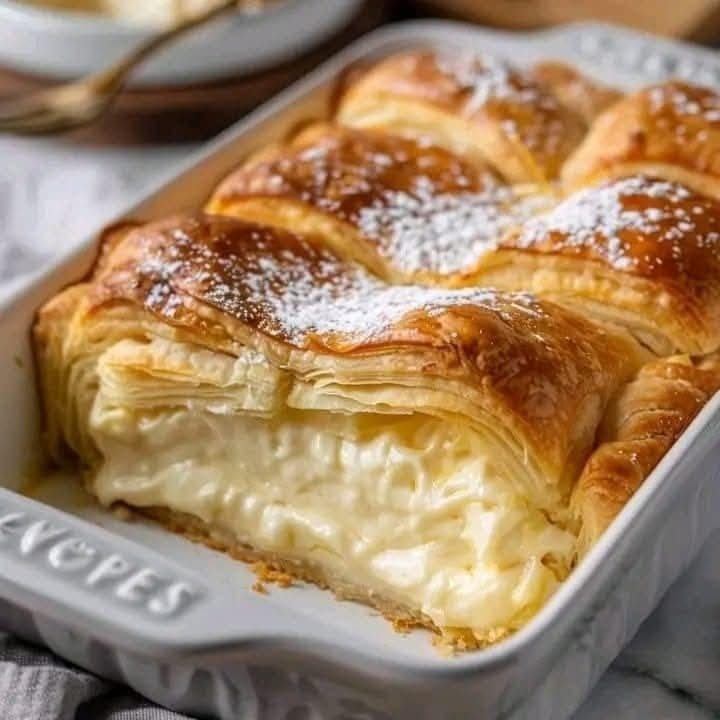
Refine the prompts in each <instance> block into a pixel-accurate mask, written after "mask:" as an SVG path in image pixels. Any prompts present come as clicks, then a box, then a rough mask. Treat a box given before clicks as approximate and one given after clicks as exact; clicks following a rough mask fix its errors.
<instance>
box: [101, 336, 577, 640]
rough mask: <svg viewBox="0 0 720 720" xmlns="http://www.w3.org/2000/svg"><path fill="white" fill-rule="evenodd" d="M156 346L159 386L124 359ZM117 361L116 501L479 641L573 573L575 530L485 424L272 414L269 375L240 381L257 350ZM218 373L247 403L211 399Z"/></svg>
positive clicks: (111, 475) (123, 349)
mask: <svg viewBox="0 0 720 720" xmlns="http://www.w3.org/2000/svg"><path fill="white" fill-rule="evenodd" d="M136 346H137V347H136ZM161 351H162V352H161ZM148 352H151V354H153V353H154V356H155V357H156V359H157V360H158V361H159V360H160V358H162V359H163V362H164V365H165V367H164V369H163V370H162V371H160V370H159V369H157V368H156V369H155V370H154V372H155V373H156V378H155V380H156V382H155V383H154V382H152V381H150V379H149V378H148V376H147V374H145V373H143V372H139V371H138V370H137V368H133V369H131V370H130V369H128V368H129V366H126V367H123V362H127V363H130V361H131V359H132V358H133V357H135V358H136V359H137V354H138V353H141V354H143V356H144V357H147V354H148ZM105 356H106V357H105V358H101V360H100V363H99V391H98V394H97V396H96V398H95V402H94V406H93V410H92V413H91V418H90V434H91V436H92V439H93V441H94V443H95V445H96V446H97V448H98V449H99V450H100V453H101V455H102V457H103V461H102V463H101V465H100V467H99V470H98V472H97V474H96V475H95V477H94V480H93V490H94V492H95V493H96V494H97V496H98V498H99V499H100V501H101V502H103V503H105V504H111V503H113V502H117V501H124V502H126V503H128V504H130V505H134V506H139V507H149V506H160V507H165V508H169V509H171V510H174V511H180V512H184V513H189V514H191V515H194V516H196V517H198V518H200V519H201V520H203V521H205V522H206V523H208V524H209V525H211V526H214V527H220V528H223V529H225V530H227V531H230V532H231V533H232V534H234V535H235V537H237V538H238V540H240V541H242V542H247V543H249V544H251V545H252V546H253V547H254V548H256V549H258V550H260V551H267V552H273V553H279V554H281V555H285V556H287V557H288V558H292V559H296V560H301V561H306V562H308V563H311V564H314V565H320V566H321V567H323V568H324V569H325V570H326V572H327V573H328V574H329V575H330V576H331V577H336V578H340V579H344V580H345V581H346V582H348V583H351V584H352V585H355V586H361V587H364V588H367V589H368V590H372V591H374V592H377V593H380V594H381V595H382V596H383V597H385V598H387V599H388V600H390V601H392V602H395V603H399V604H403V605H405V606H407V607H409V608H412V609H415V610H421V611H423V612H424V613H425V614H426V615H428V616H429V617H430V618H431V619H432V620H433V621H434V622H435V624H436V625H438V626H439V627H443V628H452V627H462V628H471V629H473V630H474V631H475V632H476V633H477V634H478V636H482V635H484V634H486V633H487V631H489V630H492V629H496V628H498V627H502V628H513V627H515V626H517V625H520V624H521V623H522V622H523V621H525V620H526V619H527V618H528V617H529V616H530V615H531V614H532V613H533V612H535V611H536V610H537V609H538V608H539V607H540V606H541V605H542V604H543V603H544V602H545V600H546V599H547V598H548V596H549V595H550V594H551V593H552V592H553V591H554V589H555V588H556V587H557V584H558V582H559V581H560V580H562V579H563V577H564V576H565V574H566V573H567V568H568V567H569V564H570V561H571V557H572V552H573V548H574V543H575V538H574V536H573V535H572V534H570V533H569V532H567V531H565V530H563V529H561V528H560V527H559V526H557V525H555V524H553V523H551V522H550V521H549V520H548V518H547V516H546V514H545V513H544V512H542V511H540V510H538V509H536V508H534V507H532V506H531V504H530V503H528V502H527V501H526V500H525V499H524V498H523V497H521V496H520V495H519V494H518V493H517V491H516V490H514V489H512V488H513V487H514V486H513V485H512V484H511V483H509V482H507V481H506V480H504V479H503V475H502V468H501V467H496V465H495V463H494V462H493V458H491V457H488V454H487V452H486V451H484V448H483V442H482V438H480V436H479V435H478V433H477V432H476V431H474V430H472V429H469V428H466V427H464V426H462V425H460V424H458V423H453V422H446V421H441V420H438V419H436V418H432V417H430V416H427V415H423V414H377V413H372V412H365V413H352V414H350V413H342V412H328V411H325V410H298V409H293V408H289V407H287V406H284V405H283V406H281V407H280V409H276V410H275V411H273V412H270V410H269V408H270V407H271V406H272V404H273V403H272V402H270V400H269V398H270V397H274V396H273V395H272V392H269V391H268V388H270V387H273V385H272V383H270V384H268V382H269V380H268V377H265V385H264V392H261V393H259V394H258V393H257V392H256V393H255V394H252V393H251V400H252V402H248V394H247V387H246V386H244V385H243V384H242V380H243V379H245V380H247V378H248V377H250V376H255V379H256V380H257V379H258V377H257V376H258V375H262V373H259V372H258V370H257V366H255V365H254V364H253V358H252V356H248V357H247V358H244V359H243V358H241V359H240V360H235V359H230V358H228V357H226V356H221V355H218V354H214V353H209V352H207V351H198V352H190V353H189V354H188V351H187V349H182V350H180V349H179V348H178V346H175V347H173V344H172V343H165V344H164V345H163V346H161V347H156V348H155V350H154V351H149V350H148V348H147V346H144V347H142V348H141V347H140V346H139V344H136V343H130V342H128V341H124V342H123V343H122V344H121V346H116V347H114V348H110V349H109V350H107V351H106V352H105ZM104 360H105V362H104ZM110 360H112V362H110ZM181 363H182V364H185V365H189V366H191V367H192V368H193V374H194V377H195V378H196V383H195V386H194V387H193V386H192V385H189V384H188V383H187V382H186V378H182V377H181V376H180V374H179V372H178V368H179V367H180V365H181ZM173 378H175V380H176V381H177V382H176V383H173V382H172V380H173ZM210 378H213V379H214V382H215V383H217V384H218V387H219V388H221V389H222V392H224V393H225V394H226V395H228V394H232V395H233V396H234V397H235V402H228V401H220V399H219V397H212V398H211V400H209V399H208V397H209V396H213V393H212V392H208V389H207V386H208V383H209V379H210ZM133 379H135V386H133ZM200 379H202V382H200ZM270 379H272V378H270ZM181 380H182V381H181ZM120 381H122V382H120ZM275 381H276V382H275V387H276V386H277V385H278V383H279V380H278V379H277V378H275ZM173 385H175V386H176V392H174V393H173V392H169V391H168V388H169V387H171V386H173ZM201 385H202V387H201ZM153 387H155V392H154V393H153V392H152V391H151V388H153ZM183 388H184V389H183ZM231 390H232V393H230V391H231ZM239 390H242V392H239ZM215 394H216V395H219V394H222V393H221V392H219V391H217V392H216V393H215ZM194 396H195V397H197V398H198V399H197V400H196V401H195V400H193V397H194ZM238 397H240V398H241V401H240V402H238V401H237V398H238ZM253 403H254V404H255V406H254V409H251V406H252V405H253Z"/></svg>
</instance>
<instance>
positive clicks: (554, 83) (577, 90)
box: [529, 60, 623, 125]
mask: <svg viewBox="0 0 720 720" xmlns="http://www.w3.org/2000/svg"><path fill="white" fill-rule="evenodd" d="M529 73H530V76H531V77H532V78H533V79H534V80H535V81H536V82H537V83H538V84H540V85H542V86H543V87H545V88H548V89H549V90H550V92H552V93H553V95H555V97H556V98H557V99H558V100H559V101H560V102H561V104H563V105H564V106H565V107H567V108H568V109H569V110H571V111H572V112H574V113H575V114H576V115H578V116H580V117H581V118H582V119H583V120H584V121H585V124H586V125H590V124H591V123H592V122H593V120H595V118H596V117H597V116H598V115H599V114H600V113H601V112H602V111H603V110H605V109H607V108H608V107H610V106H611V105H613V104H614V103H616V102H617V101H618V100H620V98H621V97H622V96H623V95H622V93H621V92H620V91H619V90H616V89H615V88H611V87H607V86H606V85H602V84H600V83H597V82H595V81H593V80H591V79H590V78H589V77H587V76H586V75H583V74H582V73H581V72H580V71H579V70H578V69H577V68H575V67H573V66H572V65H567V64H566V63H563V62H557V61H552V60H550V61H547V62H541V63H537V65H534V66H533V67H531V68H530V70H529Z"/></svg>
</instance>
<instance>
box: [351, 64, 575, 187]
mask: <svg viewBox="0 0 720 720" xmlns="http://www.w3.org/2000/svg"><path fill="white" fill-rule="evenodd" d="M337 120H338V122H339V123H342V124H345V125H352V126H354V127H375V128H384V129H386V130H388V131H392V132H397V133H401V134H407V135H411V136H413V137H418V136H420V137H426V138H430V139H431V140H432V141H433V142H434V143H435V144H437V145H441V146H443V147H446V148H447V149H449V150H451V151H453V152H456V153H458V154H460V155H466V156H467V157H471V158H476V159H479V160H480V161H482V162H487V163H489V164H490V165H491V166H492V167H493V169H495V170H496V171H497V172H498V173H499V174H500V175H502V176H503V177H504V178H505V179H506V180H508V181H509V182H513V183H525V182H530V183H545V182H547V181H549V180H552V179H554V178H556V177H557V175H558V173H559V171H560V167H561V165H562V163H563V162H564V161H565V159H566V158H567V157H568V155H569V154H570V152H571V151H572V150H573V149H574V148H575V147H576V146H577V145H578V143H579V142H580V140H581V139H582V135H583V132H584V122H583V120H582V118H580V117H579V116H578V115H577V114H575V113H574V112H572V111H571V110H569V109H568V108H567V107H566V106H564V105H563V104H561V103H560V102H559V101H558V99H557V98H556V97H555V95H554V94H553V93H552V92H550V91H549V90H547V89H545V88H544V87H543V86H542V85H539V84H538V83H536V82H535V81H534V80H533V79H532V78H531V77H530V76H529V75H528V74H527V73H522V72H520V71H518V70H515V69H513V68H510V67H509V66H507V65H506V64H504V63H503V62H502V61H500V60H498V59H496V58H493V57H489V56H485V55H475V54H472V53H467V52H464V53H463V52H461V53H457V54H451V53H440V52H433V51H430V50H425V51H413V52H406V53H402V54H399V55H393V56H391V57H389V58H387V59H385V60H383V61H381V62H379V63H378V64H377V65H375V66H374V67H372V68H371V69H369V70H368V71H367V72H366V73H365V74H364V75H362V76H361V77H360V78H358V79H357V80H355V81H354V82H353V83H351V84H350V86H349V88H348V89H347V90H346V91H345V94H344V96H343V97H342V99H341V101H340V105H339V108H338V112H337Z"/></svg>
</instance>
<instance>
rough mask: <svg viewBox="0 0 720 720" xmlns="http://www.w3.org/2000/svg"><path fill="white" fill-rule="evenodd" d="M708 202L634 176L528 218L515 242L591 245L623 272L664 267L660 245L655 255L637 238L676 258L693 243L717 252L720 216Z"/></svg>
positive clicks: (573, 246) (574, 247) (570, 246)
mask: <svg viewBox="0 0 720 720" xmlns="http://www.w3.org/2000/svg"><path fill="white" fill-rule="evenodd" d="M708 202H709V201H707V200H705V199H701V198H695V197H694V196H693V195H692V193H691V192H690V191H689V190H687V189H686V188H684V187H683V186H681V185H678V184H676V183H671V182H665V181H660V180H652V179H648V178H646V177H643V176H634V177H629V178H625V179H622V180H616V181H612V182H609V183H606V184H604V185H601V186H600V187H596V188H588V189H586V190H583V191H581V192H578V193H576V194H575V195H573V196H572V197H570V198H569V199H568V200H566V201H565V202H563V203H561V204H560V205H558V206H557V207H556V208H555V209H554V210H552V211H551V212H549V213H547V214H545V215H542V216H538V217H536V218H533V219H531V220H529V221H528V222H527V223H526V224H525V226H524V228H523V230H522V231H521V232H520V234H519V235H518V237H516V238H514V239H513V241H512V244H513V246H517V247H524V248H531V247H533V246H540V245H548V244H549V245H550V246H551V249H554V250H570V251H572V250H576V251H581V250H583V249H589V250H591V251H593V252H595V253H597V254H599V255H601V256H602V257H603V258H604V259H605V260H606V261H607V262H608V263H609V264H610V265H611V266H612V267H614V268H616V269H618V270H633V269H637V268H638V267H640V266H642V267H643V268H644V269H657V267H659V266H661V265H662V263H663V259H662V257H661V256H660V255H661V253H660V252H658V251H657V250H658V249H657V247H656V252H654V253H649V252H647V253H646V252H644V251H643V252H640V251H639V249H640V244H639V243H638V236H646V237H648V238H651V239H652V241H653V242H659V243H661V244H662V245H661V246H660V250H663V249H667V250H669V253H670V257H671V258H673V259H674V260H676V261H680V260H681V259H682V257H683V254H684V253H685V251H686V250H687V249H688V248H689V247H690V246H693V247H695V248H704V249H705V250H709V251H710V252H711V253H712V254H713V255H715V256H718V254H719V253H720V232H718V231H720V217H719V216H718V214H717V213H712V212H708ZM701 217H702V218H703V224H702V227H700V226H699V223H700V218H701ZM663 245H665V246H666V247H665V248H663ZM680 269H682V267H681V268H680Z"/></svg>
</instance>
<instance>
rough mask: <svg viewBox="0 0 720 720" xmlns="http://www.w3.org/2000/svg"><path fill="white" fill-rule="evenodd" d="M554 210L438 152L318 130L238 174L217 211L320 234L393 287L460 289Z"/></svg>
mask: <svg viewBox="0 0 720 720" xmlns="http://www.w3.org/2000/svg"><path fill="white" fill-rule="evenodd" d="M549 200H550V198H549V196H546V195H542V194H537V193H531V192H529V191H520V190H517V189H514V188H511V187H509V186H506V185H504V184H502V183H501V182H500V181H499V180H498V179H497V178H496V176H495V175H494V174H493V173H492V172H491V171H490V170H489V169H487V168H486V167H485V168H483V167H478V165H477V163H471V162H468V161H466V160H464V159H463V158H461V157H459V156H458V155H455V154H453V153H451V152H449V151H447V150H444V149H443V148H441V147H438V146H436V145H429V144H428V143H426V142H418V141H416V140H412V139H409V138H403V137H400V136H397V135H392V134H388V133H385V132H383V131H374V130H356V129H351V128H343V127H341V126H335V125H328V124H317V125H313V126H311V127H310V128H308V129H306V130H305V131H304V132H302V133H300V134H299V135H298V136H297V137H296V138H295V139H294V140H293V141H292V142H291V143H289V144H288V145H279V146H274V147H272V148H269V149H266V150H264V151H261V153H260V154H259V155H258V156H257V157H254V158H251V159H250V160H249V161H247V162H246V163H245V164H244V165H243V166H242V167H240V168H239V169H238V170H236V171H234V172H233V173H231V174H230V176H229V177H228V178H226V179H225V180H224V181H223V182H222V183H221V184H220V186H219V187H218V189H217V190H216V191H215V193H214V194H213V196H212V198H211V200H210V202H209V203H208V205H207V210H208V211H209V212H211V213H218V214H228V215H233V216H235V217H239V218H243V219H245V220H251V221H256V222H262V223H267V224H270V225H277V226H280V227H284V228H286V229H291V230H294V231H296V232H301V233H311V234H315V235H317V236H320V237H322V238H323V239H324V241H325V242H326V243H328V244H329V245H330V246H331V247H333V248H334V249H335V250H336V251H338V252H340V253H341V254H343V255H345V256H347V257H351V258H355V259H357V260H359V261H360V262H362V263H363V264H364V265H366V266H367V267H369V268H371V269H372V270H373V272H375V273H376V274H378V275H380V276H381V277H383V278H385V279H387V280H389V281H393V282H407V281H414V282H421V283H427V284H453V283H458V282H461V281H462V277H461V276H462V272H463V270H465V269H467V268H468V267H470V266H472V265H473V264H474V263H475V262H477V260H478V259H479V258H480V257H482V256H483V255H484V254H485V253H487V252H490V251H492V250H493V249H494V248H495V247H496V244H497V241H498V240H499V238H501V237H502V235H503V234H504V233H505V232H506V231H507V230H508V229H509V228H511V227H514V226H515V225H517V224H518V223H520V222H522V220H524V219H525V218H527V217H529V216H530V215H531V214H533V213H534V212H536V211H538V210H539V209H540V208H542V207H547V206H548V204H549Z"/></svg>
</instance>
